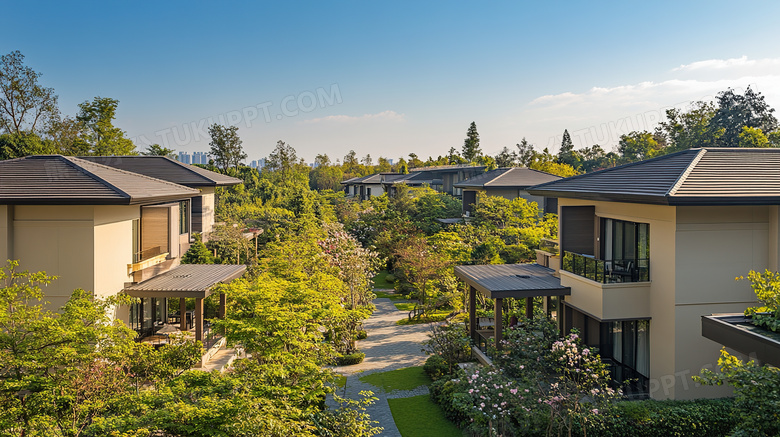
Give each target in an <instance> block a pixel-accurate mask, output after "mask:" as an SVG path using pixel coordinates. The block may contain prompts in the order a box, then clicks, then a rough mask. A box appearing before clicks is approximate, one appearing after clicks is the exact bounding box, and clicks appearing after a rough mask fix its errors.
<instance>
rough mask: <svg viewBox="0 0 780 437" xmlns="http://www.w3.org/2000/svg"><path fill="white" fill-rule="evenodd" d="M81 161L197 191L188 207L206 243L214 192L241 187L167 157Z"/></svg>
mask: <svg viewBox="0 0 780 437" xmlns="http://www.w3.org/2000/svg"><path fill="white" fill-rule="evenodd" d="M81 159H85V160H87V161H92V162H97V163H98V164H103V165H107V166H109V167H114V168H118V169H122V170H127V171H131V172H133V173H138V174H142V175H146V176H150V177H153V178H157V179H162V180H165V181H168V182H173V183H175V184H179V185H184V186H185V187H190V188H194V189H196V190H198V194H196V195H195V196H192V197H191V198H190V203H189V206H190V207H191V208H192V211H191V216H192V229H191V230H192V232H193V233H200V234H202V236H203V241H208V234H209V232H211V230H212V227H213V226H214V201H215V199H214V196H215V194H214V193H215V189H216V188H217V187H226V186H230V185H238V184H240V183H242V181H241V179H236V178H234V177H230V176H226V175H223V174H220V173H216V172H213V171H209V170H206V169H204V168H200V167H196V166H194V165H189V164H185V163H182V162H180V161H177V160H175V159H171V158H169V157H167V156H83V157H81ZM185 206H187V205H185Z"/></svg>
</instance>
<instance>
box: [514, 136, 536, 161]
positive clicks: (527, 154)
mask: <svg viewBox="0 0 780 437" xmlns="http://www.w3.org/2000/svg"><path fill="white" fill-rule="evenodd" d="M516 147H517V161H518V163H519V164H520V165H521V166H523V167H529V168H530V167H531V164H532V163H533V162H535V161H536V160H537V155H538V154H539V153H538V152H537V151H536V150H535V149H534V146H533V144H531V143H529V142H528V140H526V139H525V137H523V139H522V140H520V144H516Z"/></svg>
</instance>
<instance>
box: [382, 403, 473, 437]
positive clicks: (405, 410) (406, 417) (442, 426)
mask: <svg viewBox="0 0 780 437" xmlns="http://www.w3.org/2000/svg"><path fill="white" fill-rule="evenodd" d="M387 403H388V404H390V411H391V412H392V414H393V420H395V425H396V426H397V427H398V431H399V432H400V433H401V435H402V436H403V437H461V436H462V435H463V431H461V430H460V429H458V427H457V426H455V425H454V424H453V423H452V422H450V421H449V420H447V418H446V417H445V416H444V413H443V412H442V411H441V408H440V407H439V406H438V405H437V404H436V403H434V402H433V401H431V399H430V397H429V396H428V395H420V396H413V397H409V398H396V399H388V400H387Z"/></svg>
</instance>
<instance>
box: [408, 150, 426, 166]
mask: <svg viewBox="0 0 780 437" xmlns="http://www.w3.org/2000/svg"><path fill="white" fill-rule="evenodd" d="M422 166H423V162H422V160H421V159H420V157H419V156H417V154H416V153H410V154H409V167H410V168H417V167H422Z"/></svg>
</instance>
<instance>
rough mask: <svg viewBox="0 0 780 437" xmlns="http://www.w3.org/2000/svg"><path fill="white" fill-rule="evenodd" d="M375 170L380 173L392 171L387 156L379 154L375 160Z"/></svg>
mask: <svg viewBox="0 0 780 437" xmlns="http://www.w3.org/2000/svg"><path fill="white" fill-rule="evenodd" d="M376 171H378V172H380V173H389V172H391V171H393V166H391V165H390V161H389V160H388V159H387V158H385V157H383V156H380V157H379V159H378V160H377V166H376Z"/></svg>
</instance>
